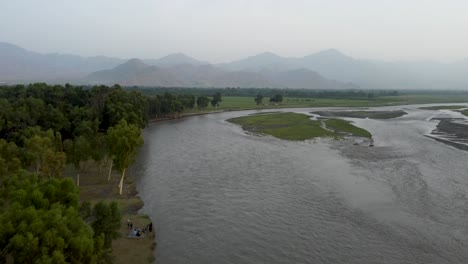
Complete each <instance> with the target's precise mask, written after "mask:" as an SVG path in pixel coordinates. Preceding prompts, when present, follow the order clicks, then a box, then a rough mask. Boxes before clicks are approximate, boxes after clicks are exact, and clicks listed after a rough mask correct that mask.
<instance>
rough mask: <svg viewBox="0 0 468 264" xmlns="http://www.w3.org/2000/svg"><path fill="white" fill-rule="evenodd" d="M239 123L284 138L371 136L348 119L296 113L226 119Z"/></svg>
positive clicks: (244, 127)
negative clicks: (313, 118) (312, 117)
mask: <svg viewBox="0 0 468 264" xmlns="http://www.w3.org/2000/svg"><path fill="white" fill-rule="evenodd" d="M227 121H229V122H231V123H234V124H238V125H241V126H242V128H243V129H244V130H246V131H249V132H251V133H259V134H267V135H271V136H274V137H277V138H280V139H286V140H306V139H311V138H315V137H335V138H339V137H342V136H343V135H354V136H360V137H369V138H370V137H371V135H370V133H369V132H367V131H366V130H364V129H361V128H358V127H356V126H354V125H352V124H350V122H349V121H345V120H338V119H329V120H310V117H309V116H307V115H304V114H297V113H265V114H259V115H249V116H242V117H237V118H232V119H229V120H227Z"/></svg>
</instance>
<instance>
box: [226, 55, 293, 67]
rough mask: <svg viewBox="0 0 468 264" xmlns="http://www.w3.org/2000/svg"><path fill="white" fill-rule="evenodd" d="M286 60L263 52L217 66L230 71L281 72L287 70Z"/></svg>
mask: <svg viewBox="0 0 468 264" xmlns="http://www.w3.org/2000/svg"><path fill="white" fill-rule="evenodd" d="M287 64H288V59H287V58H284V57H281V56H278V55H276V54H274V53H271V52H264V53H261V54H257V55H255V56H250V57H247V58H245V59H241V60H238V61H233V62H230V63H225V64H219V65H218V66H219V67H220V68H222V69H225V70H231V71H239V70H244V71H261V70H274V71H281V70H285V69H288V67H287Z"/></svg>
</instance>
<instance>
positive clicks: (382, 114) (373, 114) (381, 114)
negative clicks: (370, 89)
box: [312, 110, 407, 119]
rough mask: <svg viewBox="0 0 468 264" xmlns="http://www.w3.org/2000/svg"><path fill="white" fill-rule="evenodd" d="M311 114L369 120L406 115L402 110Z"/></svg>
mask: <svg viewBox="0 0 468 264" xmlns="http://www.w3.org/2000/svg"><path fill="white" fill-rule="evenodd" d="M312 114H316V115H320V116H324V117H353V118H371V119H391V118H397V117H400V116H403V115H406V114H407V113H406V112H405V111H402V110H397V111H317V112H312Z"/></svg>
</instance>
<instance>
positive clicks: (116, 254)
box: [67, 164, 156, 264]
mask: <svg viewBox="0 0 468 264" xmlns="http://www.w3.org/2000/svg"><path fill="white" fill-rule="evenodd" d="M87 167H88V168H87V169H86V172H84V173H82V174H81V176H80V186H79V188H80V201H81V202H84V201H88V202H90V203H91V204H94V203H97V202H98V201H106V202H110V201H115V202H117V203H118V204H119V206H120V208H121V210H122V223H121V226H120V230H119V232H120V237H119V238H117V239H115V240H113V241H112V258H113V263H117V264H118V263H122V264H123V263H153V261H154V256H153V253H154V248H155V246H156V242H155V240H154V237H155V230H154V229H153V232H150V233H148V235H146V236H145V237H141V238H139V239H138V240H137V239H135V238H128V234H129V233H130V229H129V228H128V227H127V219H130V220H131V221H132V223H133V227H140V228H144V227H145V226H146V225H148V224H149V223H151V222H152V221H151V219H150V218H149V217H148V216H147V215H144V214H139V213H138V210H139V209H140V208H142V207H143V201H142V200H141V199H140V198H139V197H138V192H137V190H136V186H135V183H134V181H133V177H132V176H131V175H128V176H129V177H126V179H125V181H124V187H123V194H122V195H119V193H118V185H119V179H120V175H119V174H118V172H116V171H113V173H112V175H111V180H110V181H108V180H107V177H108V169H109V168H108V167H107V168H106V167H104V166H103V167H102V169H101V170H100V169H99V166H96V165H94V164H91V165H89V166H87ZM67 174H69V175H72V172H71V171H70V173H67Z"/></svg>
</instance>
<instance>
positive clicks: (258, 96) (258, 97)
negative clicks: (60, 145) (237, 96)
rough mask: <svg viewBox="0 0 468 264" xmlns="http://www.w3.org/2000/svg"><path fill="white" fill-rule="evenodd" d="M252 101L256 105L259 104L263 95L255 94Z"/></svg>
mask: <svg viewBox="0 0 468 264" xmlns="http://www.w3.org/2000/svg"><path fill="white" fill-rule="evenodd" d="M254 101H255V103H256V104H257V105H261V104H262V103H263V95H261V94H257V96H255V98H254Z"/></svg>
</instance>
